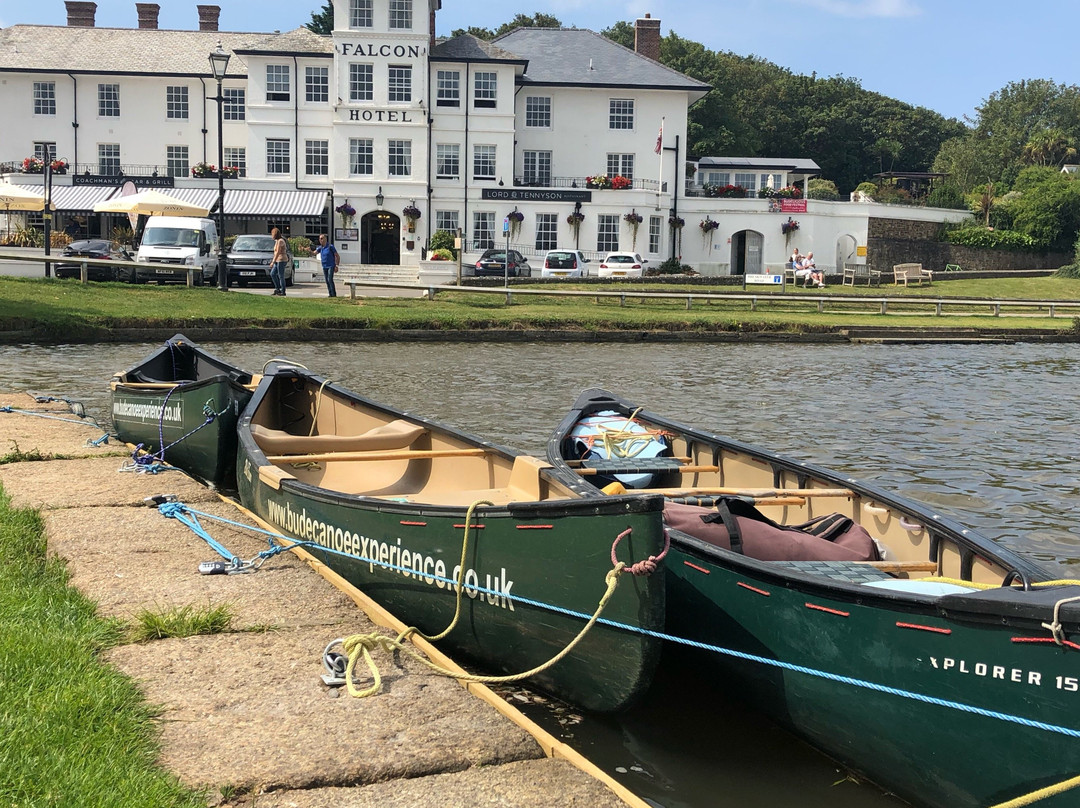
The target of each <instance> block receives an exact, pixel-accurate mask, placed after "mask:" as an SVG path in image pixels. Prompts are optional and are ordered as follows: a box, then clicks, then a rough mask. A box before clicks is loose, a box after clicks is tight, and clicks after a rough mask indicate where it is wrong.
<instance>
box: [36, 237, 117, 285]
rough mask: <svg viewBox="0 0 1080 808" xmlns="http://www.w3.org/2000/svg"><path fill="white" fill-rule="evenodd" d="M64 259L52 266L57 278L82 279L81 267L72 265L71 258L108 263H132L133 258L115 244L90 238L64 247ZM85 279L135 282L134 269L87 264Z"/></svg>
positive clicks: (76, 263) (75, 263)
mask: <svg viewBox="0 0 1080 808" xmlns="http://www.w3.org/2000/svg"><path fill="white" fill-rule="evenodd" d="M61 255H63V257H64V258H65V259H68V260H64V261H62V262H61V263H59V264H54V265H53V270H54V271H55V272H56V277H58V278H79V277H82V265H81V264H79V262H78V261H76V262H74V263H72V262H71V261H70V259H72V258H97V259H99V260H103V261H108V260H113V261H134V260H135V256H133V255H132V254H131V253H129V252H128V251H127V250H125V249H124V248H123V247H121V246H120V245H119V244H117V243H116V242H115V241H109V240H108V239H104V238H92V239H86V240H84V241H73V242H71V243H70V244H69V245H67V246H66V247H64V251H63V253H61ZM86 277H87V279H88V280H92V281H123V282H125V283H134V282H135V268H134V267H110V266H103V265H101V264H87V265H86Z"/></svg>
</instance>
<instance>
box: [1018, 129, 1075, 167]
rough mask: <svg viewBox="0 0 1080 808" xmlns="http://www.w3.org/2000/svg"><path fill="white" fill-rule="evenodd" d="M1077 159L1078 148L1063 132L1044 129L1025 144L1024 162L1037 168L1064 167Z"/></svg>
mask: <svg viewBox="0 0 1080 808" xmlns="http://www.w3.org/2000/svg"><path fill="white" fill-rule="evenodd" d="M1075 158H1076V148H1075V147H1074V146H1073V145H1072V143H1071V142H1070V139H1069V137H1068V135H1066V134H1065V133H1064V132H1063V131H1062V130H1060V129H1057V128H1054V129H1043V130H1042V131H1041V132H1036V133H1035V134H1034V135H1033V136H1032V138H1031V140H1029V141H1028V142H1027V143H1025V144H1024V160H1026V161H1027V162H1028V163H1030V164H1031V165H1035V166H1058V167H1060V166H1062V165H1064V164H1065V161H1066V160H1072V159H1075Z"/></svg>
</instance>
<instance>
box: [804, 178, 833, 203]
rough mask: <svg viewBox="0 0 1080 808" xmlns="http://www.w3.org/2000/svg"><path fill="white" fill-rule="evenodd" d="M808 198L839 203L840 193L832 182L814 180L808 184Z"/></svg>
mask: <svg viewBox="0 0 1080 808" xmlns="http://www.w3.org/2000/svg"><path fill="white" fill-rule="evenodd" d="M806 198H807V199H824V200H826V201H829V202H837V201H839V199H840V191H838V190H837V188H836V183H835V182H833V181H832V180H823V179H812V180H810V181H809V182H808V183H807V191H806Z"/></svg>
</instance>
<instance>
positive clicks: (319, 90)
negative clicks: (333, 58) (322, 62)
mask: <svg viewBox="0 0 1080 808" xmlns="http://www.w3.org/2000/svg"><path fill="white" fill-rule="evenodd" d="M304 101H305V102H307V103H308V104H327V103H329V102H330V68H329V67H319V66H318V65H305V66H304Z"/></svg>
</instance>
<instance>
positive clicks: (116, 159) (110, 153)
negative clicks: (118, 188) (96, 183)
mask: <svg viewBox="0 0 1080 808" xmlns="http://www.w3.org/2000/svg"><path fill="white" fill-rule="evenodd" d="M97 148H98V174H102V175H104V176H107V177H115V176H116V175H118V174H119V173H120V170H121V169H120V166H121V162H120V144H119V143H99V144H98V147H97Z"/></svg>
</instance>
